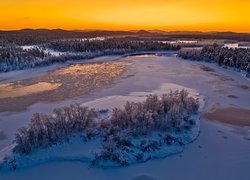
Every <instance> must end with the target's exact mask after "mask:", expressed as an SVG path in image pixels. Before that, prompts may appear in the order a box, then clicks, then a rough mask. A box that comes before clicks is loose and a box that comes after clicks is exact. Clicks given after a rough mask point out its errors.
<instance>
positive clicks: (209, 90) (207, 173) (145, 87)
mask: <svg viewBox="0 0 250 180" xmlns="http://www.w3.org/2000/svg"><path fill="white" fill-rule="evenodd" d="M125 59H126V60H131V61H134V62H135V63H134V67H133V68H131V69H130V70H129V71H127V72H126V74H125V75H124V76H123V78H121V79H119V80H118V81H117V82H116V83H115V84H114V85H113V86H111V87H109V88H106V89H102V90H100V91H98V92H94V93H93V94H88V95H86V96H82V97H79V98H78V99H74V100H70V99H69V100H65V101H62V102H58V103H54V104H46V103H43V104H42V103H37V104H35V105H33V106H31V107H30V108H29V109H28V110H27V111H25V112H19V113H11V114H7V113H1V114H0V131H3V133H4V134H5V135H6V137H7V138H5V139H3V140H0V149H3V151H5V152H6V151H7V150H6V149H8V148H6V147H7V146H9V145H11V140H12V139H13V137H14V133H15V132H16V129H17V128H19V127H20V126H23V125H26V124H27V123H28V122H29V119H30V117H31V116H32V114H33V113H34V112H38V111H39V112H47V113H50V112H51V110H52V109H53V108H54V107H58V106H64V105H68V104H70V103H72V101H74V102H80V103H87V104H88V105H89V106H91V105H93V106H96V104H98V105H100V106H101V104H102V103H103V104H105V105H110V107H112V106H114V105H113V103H108V102H114V101H119V100H121V99H123V98H124V97H125V99H126V98H128V97H132V98H133V99H134V97H143V96H145V93H143V94H142V93H141V92H146V93H152V92H154V93H158V92H162V89H164V91H165V90H166V91H167V90H169V88H171V89H172V88H176V87H185V88H189V89H193V90H195V92H198V93H199V94H201V95H203V96H204V97H205V106H204V111H209V110H211V109H213V108H216V107H228V106H236V107H239V108H245V109H250V103H249V102H250V88H249V87H250V82H249V80H248V79H246V78H244V77H243V76H242V75H241V74H239V73H237V72H233V71H231V70H226V69H223V68H221V67H218V66H216V65H215V64H205V63H197V62H190V61H183V60H181V59H179V58H176V57H174V56H170V57H167V56H164V57H158V56H157V57H127V58H125ZM204 65H205V66H208V67H210V68H212V69H213V70H214V72H210V71H204V70H203V69H201V66H204ZM135 92H137V93H135ZM138 92H140V93H138ZM230 95H234V96H237V98H230V97H232V96H230ZM119 102H121V101H119ZM200 131H201V133H200V135H199V137H198V138H197V139H196V140H195V141H194V142H193V143H191V144H189V145H187V146H185V149H184V151H183V152H181V153H179V154H176V155H173V156H170V157H167V158H163V159H157V160H152V161H148V162H146V163H140V164H134V165H131V166H129V167H122V168H112V169H101V168H90V167H89V165H88V164H87V163H85V162H83V161H84V160H79V159H75V158H72V159H70V160H67V161H64V160H58V161H57V160H56V159H55V160H54V161H50V162H47V163H43V164H40V165H37V166H33V167H27V168H25V169H20V170H17V171H14V172H1V173H0V179H1V180H2V179H8V180H9V179H48V178H50V179H56V178H58V179H59V178H60V179H172V180H175V179H192V180H196V179H197V180H198V179H199V180H200V179H205V180H210V179H213V180H221V179H227V180H235V179H240V180H249V179H250V173H249V168H250V141H249V136H250V127H249V126H246V127H240V126H233V125H229V124H223V123H219V122H216V121H213V122H212V121H207V120H205V119H204V118H202V119H201V124H200ZM4 148H5V149H4ZM73 149H74V148H73ZM83 149H84V148H83ZM85 150H86V151H87V149H85ZM85 150H84V151H85ZM58 152H60V149H59V150H58ZM67 152H68V153H69V154H71V153H70V152H71V148H70V146H69V147H68V149H67ZM76 154H77V153H76Z"/></svg>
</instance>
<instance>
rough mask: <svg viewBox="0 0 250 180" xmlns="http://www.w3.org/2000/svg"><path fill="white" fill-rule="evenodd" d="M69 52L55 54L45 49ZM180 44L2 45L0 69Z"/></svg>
mask: <svg viewBox="0 0 250 180" xmlns="http://www.w3.org/2000/svg"><path fill="white" fill-rule="evenodd" d="M45 48H49V49H52V50H56V51H60V52H66V53H64V54H62V55H60V56H52V55H51V54H50V53H45V52H44V51H43V49H45ZM179 49H180V47H179V46H175V45H170V44H164V43H161V42H156V41H131V40H126V39H125V38H114V39H106V40H103V41H102V40H56V41H53V42H51V43H47V44H44V45H43V46H40V47H37V48H33V49H28V50H24V49H22V48H20V47H17V46H12V45H9V46H5V47H0V72H7V71H12V70H20V69H27V68H33V67H37V66H47V65H50V64H53V63H57V62H65V61H68V60H81V59H89V58H94V57H98V56H103V55H122V54H127V53H134V52H141V51H155V50H157V51H161V50H179Z"/></svg>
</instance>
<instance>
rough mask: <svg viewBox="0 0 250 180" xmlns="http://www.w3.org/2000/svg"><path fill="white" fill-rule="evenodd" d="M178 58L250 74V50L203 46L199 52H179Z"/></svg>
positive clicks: (215, 45) (192, 50) (194, 50)
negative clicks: (208, 63) (213, 63)
mask: <svg viewBox="0 0 250 180" xmlns="http://www.w3.org/2000/svg"><path fill="white" fill-rule="evenodd" d="M178 56H179V57H182V58H184V59H192V60H197V61H208V62H216V63H217V64H219V65H224V66H228V67H232V68H236V69H238V70H243V71H245V72H247V73H248V74H250V49H241V48H235V49H234V48H227V47H221V46H218V45H217V44H214V45H213V46H204V47H203V48H202V49H201V50H197V49H191V50H185V49H184V50H180V51H179V52H178Z"/></svg>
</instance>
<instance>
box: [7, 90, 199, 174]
mask: <svg viewBox="0 0 250 180" xmlns="http://www.w3.org/2000/svg"><path fill="white" fill-rule="evenodd" d="M198 108H199V101H198V99H195V98H193V97H190V96H189V95H188V92H187V91H186V90H181V91H175V92H172V91H171V92H170V93H168V94H164V95H162V96H161V97H160V96H157V95H150V96H148V97H147V98H146V100H145V101H143V102H138V103H135V102H127V103H126V105H125V106H124V108H115V109H113V110H112V112H111V114H110V118H108V119H101V118H100V116H99V114H100V113H103V112H106V111H102V110H96V109H90V108H88V107H83V106H81V105H79V104H72V105H70V106H69V107H62V108H58V109H55V110H54V111H53V113H52V115H46V114H42V113H37V114H35V115H34V117H33V118H32V119H31V122H30V123H29V124H28V125H27V126H26V127H22V128H20V129H19V131H18V133H17V134H16V138H15V140H14V143H15V147H14V149H13V151H14V153H16V154H19V155H29V154H30V153H31V152H34V151H35V150H37V149H39V148H47V147H50V146H53V145H55V144H58V143H62V142H66V141H67V140H69V139H70V138H71V137H72V136H76V135H79V136H80V137H82V140H83V141H84V142H87V141H90V140H92V139H96V138H100V139H101V142H102V143H101V147H100V149H96V153H95V155H94V157H93V161H92V163H93V164H98V163H99V162H103V161H112V162H115V163H117V164H119V165H128V164H129V163H130V162H129V157H130V159H131V156H132V159H134V161H142V160H144V161H145V160H147V159H145V158H144V157H143V154H144V153H148V152H154V151H157V150H160V149H161V147H162V146H164V145H171V144H174V143H177V144H179V145H184V142H182V139H181V138H176V137H173V136H171V133H172V132H174V133H177V134H178V133H180V134H181V133H182V132H183V131H185V132H188V131H190V130H191V128H192V127H193V126H194V125H195V120H193V119H192V115H194V114H196V113H197V111H198ZM155 133H158V135H157V138H156V139H155V138H152V137H151V136H153V135H154V134H155ZM147 137H151V138H149V139H147ZM133 139H137V140H136V141H134V140H133ZM97 148H98V147H97ZM14 159H15V158H14ZM16 161H18V160H17V159H15V161H14V162H16ZM6 164H7V166H11V168H14V169H15V168H17V167H16V166H17V164H15V163H13V156H12V157H9V158H6V159H5V162H4V163H3V165H5V166H6Z"/></svg>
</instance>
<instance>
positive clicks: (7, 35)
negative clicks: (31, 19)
mask: <svg viewBox="0 0 250 180" xmlns="http://www.w3.org/2000/svg"><path fill="white" fill-rule="evenodd" d="M107 36H109V37H115V36H116V37H119V36H128V37H142V38H151V39H158V40H167V39H176V38H179V39H231V40H239V41H250V34H249V33H234V32H196V31H193V32H192V31H173V32H165V31H157V30H156V31H144V30H140V31H104V30H93V31H67V30H63V29H53V30H48V29H36V30H34V29H23V30H17V31H0V45H1V44H15V45H33V44H37V45H38V44H41V43H48V42H51V40H56V39H73V38H93V37H107Z"/></svg>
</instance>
